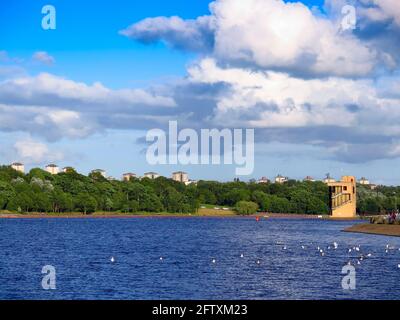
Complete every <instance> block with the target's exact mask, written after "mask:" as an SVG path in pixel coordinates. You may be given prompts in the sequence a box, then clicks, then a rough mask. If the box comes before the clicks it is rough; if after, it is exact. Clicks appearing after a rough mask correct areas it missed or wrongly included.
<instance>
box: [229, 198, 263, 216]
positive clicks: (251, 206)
mask: <svg viewBox="0 0 400 320" xmlns="http://www.w3.org/2000/svg"><path fill="white" fill-rule="evenodd" d="M235 210H236V212H237V213H238V214H241V215H249V214H254V213H256V212H257V210H258V204H257V203H255V202H252V201H239V202H238V203H236V206H235Z"/></svg>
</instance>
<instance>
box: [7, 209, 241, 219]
mask: <svg viewBox="0 0 400 320" xmlns="http://www.w3.org/2000/svg"><path fill="white" fill-rule="evenodd" d="M196 216H197V217H208V216H211V217H232V216H237V214H236V213H235V212H234V211H233V210H216V209H211V208H204V209H199V210H198V212H197V213H182V214H177V213H169V212H157V213H149V212H136V213H123V212H94V213H92V214H87V215H84V214H83V213H81V212H67V213H39V212H30V213H15V212H11V211H1V212H0V218H128V217H196Z"/></svg>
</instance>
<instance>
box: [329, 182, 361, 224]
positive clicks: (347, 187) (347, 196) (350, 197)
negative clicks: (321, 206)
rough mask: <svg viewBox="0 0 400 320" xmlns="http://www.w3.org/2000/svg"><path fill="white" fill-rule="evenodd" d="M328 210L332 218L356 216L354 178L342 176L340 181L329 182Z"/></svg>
mask: <svg viewBox="0 0 400 320" xmlns="http://www.w3.org/2000/svg"><path fill="white" fill-rule="evenodd" d="M328 186H329V208H330V211H331V215H332V217H333V218H354V217H355V216H356V204H357V196H356V178H355V177H353V176H344V177H342V179H341V180H340V181H337V182H336V181H335V182H330V183H328Z"/></svg>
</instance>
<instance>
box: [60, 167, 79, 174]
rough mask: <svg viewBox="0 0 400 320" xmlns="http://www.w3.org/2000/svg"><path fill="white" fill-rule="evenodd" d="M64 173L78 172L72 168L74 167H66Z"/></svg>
mask: <svg viewBox="0 0 400 320" xmlns="http://www.w3.org/2000/svg"><path fill="white" fill-rule="evenodd" d="M62 171H63V172H64V173H71V172H76V171H75V169H74V168H72V167H64V168H63V169H62Z"/></svg>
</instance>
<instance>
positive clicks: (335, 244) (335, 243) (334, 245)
mask: <svg viewBox="0 0 400 320" xmlns="http://www.w3.org/2000/svg"><path fill="white" fill-rule="evenodd" d="M333 248H334V249H335V250H336V249H337V248H338V244H337V242H334V243H333Z"/></svg>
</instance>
